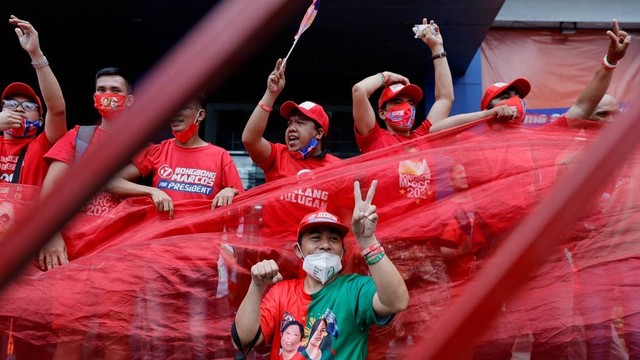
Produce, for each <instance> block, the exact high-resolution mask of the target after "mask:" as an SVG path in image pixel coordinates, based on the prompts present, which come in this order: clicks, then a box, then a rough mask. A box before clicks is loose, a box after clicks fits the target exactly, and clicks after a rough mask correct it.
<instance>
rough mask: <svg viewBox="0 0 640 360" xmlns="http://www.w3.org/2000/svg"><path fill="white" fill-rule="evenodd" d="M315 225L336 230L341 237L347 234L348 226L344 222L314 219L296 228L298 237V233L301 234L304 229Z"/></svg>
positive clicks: (306, 229) (315, 226)
mask: <svg viewBox="0 0 640 360" xmlns="http://www.w3.org/2000/svg"><path fill="white" fill-rule="evenodd" d="M317 227H328V228H332V229H335V230H337V231H338V233H339V234H340V235H342V237H343V238H344V237H345V236H347V234H348V233H349V227H348V226H347V225H345V224H342V223H336V222H332V221H315V222H310V223H306V224H304V225H302V226H300V227H299V228H298V238H300V235H302V234H303V233H304V232H305V231H308V230H309V229H313V228H317Z"/></svg>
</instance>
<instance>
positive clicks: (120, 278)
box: [0, 125, 640, 359]
mask: <svg viewBox="0 0 640 360" xmlns="http://www.w3.org/2000/svg"><path fill="white" fill-rule="evenodd" d="M482 126H483V125H482ZM485 129H486V128H485ZM461 131H462V128H460V129H454V130H453V131H450V132H448V133H441V134H437V135H436V136H430V137H425V138H421V139H417V140H414V141H411V142H407V143H403V144H399V145H398V146H394V147H390V148H387V149H384V151H378V152H373V153H370V154H366V155H361V156H358V157H355V158H352V159H349V160H346V161H344V162H343V163H341V164H338V165H335V166H330V167H326V168H322V169H319V170H314V171H313V172H312V173H311V174H307V175H308V176H305V177H302V178H297V177H292V178H285V179H281V180H278V181H274V182H272V183H269V184H265V185H262V186H259V187H256V188H254V189H251V190H249V191H247V192H245V193H244V194H242V195H240V196H238V197H237V198H236V199H235V201H234V203H233V204H232V205H230V206H228V207H224V208H219V209H216V210H214V211H211V210H209V204H208V202H206V201H186V202H177V203H176V210H175V216H174V218H173V219H168V218H167V217H166V215H165V214H162V213H158V212H157V211H156V210H155V208H154V207H153V205H152V203H151V201H150V200H149V199H146V198H130V199H127V200H125V201H124V202H123V203H122V204H120V205H119V206H118V207H117V208H116V209H115V210H114V216H113V217H111V218H109V219H106V220H104V222H102V223H99V224H91V225H87V226H86V227H82V226H78V227H76V228H75V229H74V232H70V233H69V235H68V236H70V237H71V239H72V241H77V242H79V243H80V244H82V246H80V247H79V248H80V249H83V250H82V254H81V256H79V257H78V258H77V259H76V260H74V261H72V262H71V263H70V264H68V265H66V266H64V267H60V268H56V269H54V270H52V271H49V272H46V273H45V272H41V271H39V270H38V269H36V268H35V267H29V268H28V269H27V270H25V271H24V272H23V273H22V274H21V276H20V277H19V278H17V279H16V281H14V282H13V283H12V284H11V285H10V286H8V287H7V288H5V289H4V290H3V292H2V294H1V295H0V330H1V331H3V332H4V333H5V334H6V333H7V332H8V330H9V326H10V325H11V323H13V325H12V326H13V328H12V335H13V339H14V342H15V344H16V346H15V348H16V353H17V354H18V356H20V355H21V354H22V358H29V357H30V356H31V358H46V356H45V355H43V354H49V353H50V352H51V347H52V346H54V345H55V344H56V343H59V342H61V341H66V340H82V341H83V342H84V343H85V347H86V348H88V349H93V351H95V354H100V351H101V350H100V349H102V348H103V347H104V346H105V344H106V343H107V342H108V339H110V338H113V337H119V336H124V337H126V339H127V343H128V344H129V351H131V354H132V357H133V358H158V359H162V358H184V357H187V358H197V357H206V358H229V357H231V356H233V353H234V352H233V349H232V345H231V341H230V325H231V321H232V319H233V316H234V312H235V310H236V309H237V307H238V305H239V303H240V301H241V300H242V297H243V296H244V292H245V290H246V287H247V286H248V283H249V275H248V270H249V268H250V266H251V265H252V264H254V263H255V262H256V261H258V260H259V259H264V258H273V259H276V260H277V262H278V264H279V265H280V266H281V268H282V270H283V273H284V274H285V276H286V277H289V278H290V277H293V276H300V274H301V272H300V266H299V260H298V259H297V258H296V257H295V255H294V253H293V248H292V245H293V243H294V242H295V237H294V236H292V233H294V232H295V229H292V228H291V225H286V224H290V223H295V221H294V222H290V221H287V222H282V224H283V226H282V227H281V228H280V230H279V232H275V233H274V232H272V231H271V232H269V233H265V232H263V231H262V227H263V225H264V224H263V223H262V218H263V217H262V214H261V212H262V211H263V209H267V208H269V207H270V206H271V207H272V206H278V204H281V202H282V201H288V200H287V199H289V197H287V195H288V194H291V193H296V194H298V195H301V194H300V193H299V189H309V188H327V187H328V188H329V191H335V192H338V193H339V194H341V195H343V196H349V191H350V190H351V189H345V186H344V183H345V179H348V180H349V182H351V181H352V179H358V180H360V181H362V182H363V183H364V185H365V187H366V186H368V185H369V183H370V181H371V180H373V179H374V178H375V179H378V180H379V181H380V184H379V186H378V191H377V193H376V198H374V203H375V204H376V205H377V206H378V207H379V210H378V211H379V214H380V223H379V229H378V231H377V234H378V238H379V239H380V240H381V241H382V243H383V244H384V246H385V248H386V249H387V253H388V256H389V257H390V258H391V259H392V260H393V261H394V263H395V264H396V266H397V267H398V268H399V269H400V270H401V273H402V275H403V276H404V277H405V281H406V282H407V286H408V287H409V289H410V294H411V302H410V307H409V309H408V310H407V311H405V312H404V313H401V314H399V315H398V316H397V317H396V319H395V320H394V321H393V323H392V324H391V325H390V326H387V327H381V328H373V329H372V337H371V341H370V354H369V358H372V359H381V358H394V357H396V358H399V357H402V356H404V355H403V354H404V353H405V351H411V346H416V345H415V344H417V343H419V342H420V341H421V340H424V341H426V342H427V343H428V342H429V341H430V340H429V338H430V337H432V336H434V335H433V332H435V333H437V331H438V330H437V329H434V328H433V327H434V326H436V324H438V322H437V320H438V319H439V318H440V317H441V316H443V314H446V313H447V310H449V311H453V312H455V311H457V310H458V309H462V308H463V307H464V304H459V303H457V302H456V300H458V299H459V298H461V296H463V295H464V292H465V289H467V287H468V286H471V285H472V284H473V281H472V280H473V279H474V278H475V277H476V275H478V274H479V271H481V270H482V269H483V267H484V266H485V264H488V262H489V261H490V260H491V259H492V256H493V253H494V252H495V251H496V249H497V248H501V247H502V246H503V245H504V244H503V242H504V241H505V240H506V239H507V238H508V235H509V234H510V232H511V231H512V230H513V229H514V228H515V227H516V226H517V225H518V223H519V222H520V221H521V220H522V219H523V218H525V217H526V215H528V214H529V213H530V212H531V211H532V210H533V209H534V208H535V207H536V206H537V204H538V203H540V201H541V200H542V199H545V197H546V196H547V194H548V193H549V191H550V190H551V188H552V186H553V185H554V184H555V183H556V180H557V179H559V178H562V177H563V176H565V175H566V174H567V173H570V171H571V170H572V169H573V168H574V167H577V166H579V165H581V163H580V160H579V159H580V157H579V156H578V155H580V154H582V153H583V152H584V150H585V149H586V148H588V146H589V145H591V144H592V143H593V142H594V139H596V137H597V134H598V133H597V132H581V133H576V132H573V131H546V132H542V131H533V130H522V129H518V128H513V129H510V130H507V131H475V130H470V131H473V135H470V131H467V132H465V133H463V134H460V132H461ZM479 133H480V135H477V134H479ZM639 155H640V154H638V153H637V152H633V153H632V154H630V156H629V160H628V161H627V162H626V163H625V164H624V166H623V167H622V168H621V169H620V170H619V171H617V172H616V173H613V174H611V179H610V180H608V181H607V183H606V184H603V185H604V186H603V187H602V189H600V190H598V193H597V194H595V196H594V197H595V200H594V202H593V203H592V204H591V205H589V209H588V210H589V211H586V212H585V215H583V216H582V217H581V218H580V221H578V222H577V223H576V224H574V225H572V228H573V230H572V231H570V232H569V233H568V234H566V235H565V236H563V237H562V240H561V241H558V242H554V243H553V244H550V245H549V248H548V249H547V250H548V251H544V252H539V253H535V254H529V255H530V256H535V257H537V260H539V261H541V262H542V265H541V266H540V267H539V268H538V269H536V270H535V272H534V273H531V274H529V275H528V276H527V277H526V278H524V279H522V282H523V285H522V287H521V288H520V290H518V291H513V293H512V294H511V295H512V296H511V297H509V298H505V299H503V300H500V301H502V302H503V303H504V305H503V306H502V308H501V310H500V312H499V313H498V315H497V317H496V318H495V320H494V321H493V324H492V325H489V324H483V325H482V328H483V329H485V330H486V331H484V332H483V333H482V335H481V336H480V337H479V342H478V345H479V346H478V347H477V349H476V351H477V353H478V354H479V356H482V358H496V359H497V358H501V357H500V355H501V352H503V353H504V352H506V353H509V354H510V352H511V349H512V347H513V346H514V344H515V343H516V342H515V340H516V339H522V338H523V336H526V337H525V339H526V338H528V336H531V337H532V338H534V339H535V341H534V344H533V349H534V351H536V352H538V353H540V354H545V355H546V356H548V357H547V358H554V357H556V355H558V353H557V351H561V350H559V349H560V348H562V349H565V348H566V345H567V344H572V345H575V346H576V347H580V346H582V347H584V348H586V347H587V346H592V344H593V343H595V342H596V340H598V341H605V342H606V341H607V339H611V334H612V329H614V330H615V334H616V336H617V338H620V339H626V342H625V344H626V345H625V346H627V349H628V350H626V351H632V350H633V349H634V348H633V346H635V345H634V344H637V343H636V342H634V341H635V340H634V339H633V335H634V334H637V333H638V328H637V327H638V326H639V325H640V323H638V322H637V321H636V318H637V317H638V314H640V312H639V311H640V302H638V301H637V300H635V298H634V297H633V296H632V294H633V293H634V289H635V288H637V286H638V285H639V284H638V282H637V280H636V279H634V278H632V277H631V276H627V275H628V274H629V273H630V272H634V271H635V270H638V267H639V266H640V264H638V261H637V259H636V258H637V256H638V255H639V254H640V248H639V247H638V245H637V241H635V240H636V239H637V235H638V230H639V229H638V224H640V221H637V220H638V214H639V213H638V211H637V210H638V205H637V204H639V203H640V202H638V201H637V200H638V198H637V197H638V191H636V190H635V188H636V186H637V182H638V180H640V177H639V175H640V174H638V169H640V168H639V167H638V162H639V161H640V156H639ZM567 169H569V172H568V171H567ZM427 173H428V174H429V175H428V176H427V177H425V176H423V175H425V174H427ZM425 179H426V181H425ZM398 182H402V187H400V188H398V184H399V183H398ZM398 189H400V190H401V191H400V192H399V191H398ZM421 190H425V192H422V191H421ZM402 192H404V193H402ZM428 192H432V193H431V194H430V195H429V196H425V197H422V194H426V193H428ZM409 193H410V194H412V195H411V196H407V194H409ZM291 216H293V214H292V215H291ZM347 221H348V219H347ZM346 242H347V252H346V254H345V258H344V260H343V262H344V265H345V269H344V271H345V272H360V273H363V274H366V266H365V265H364V263H363V261H362V259H361V257H360V256H359V251H357V249H355V248H354V246H355V240H354V239H353V237H352V236H351V235H349V236H348V237H347V240H346ZM467 243H469V246H468V247H466V246H467ZM465 248H466V249H468V250H467V254H466V255H464V256H461V257H448V256H446V255H445V256H444V257H443V256H441V255H440V252H441V251H442V252H444V253H446V252H447V251H454V250H458V252H460V251H463V249H465ZM621 269H624V271H622V270H621ZM603 273H604V274H608V275H607V276H606V277H603V276H602V274H603ZM477 327H478V324H475V325H474V328H476V330H477ZM603 329H604V330H603ZM432 331H433V332H432ZM520 341H521V342H522V341H523V340H520ZM412 344H413V345H412ZM465 345H466V344H465ZM607 345H609V343H607ZM471 347H472V345H469V346H467V348H468V349H470V348H471ZM562 351H564V350H562ZM34 354H35V355H34ZM95 356H96V357H99V355H95ZM19 358H20V357H19Z"/></svg>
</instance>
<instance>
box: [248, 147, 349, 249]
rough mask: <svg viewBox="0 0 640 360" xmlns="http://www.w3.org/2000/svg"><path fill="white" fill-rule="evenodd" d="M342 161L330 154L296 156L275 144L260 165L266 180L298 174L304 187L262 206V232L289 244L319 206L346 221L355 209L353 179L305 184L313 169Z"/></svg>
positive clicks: (297, 176)
mask: <svg viewBox="0 0 640 360" xmlns="http://www.w3.org/2000/svg"><path fill="white" fill-rule="evenodd" d="M341 161H342V160H341V159H339V158H337V157H335V156H333V155H331V154H326V155H325V156H324V157H321V158H315V157H311V158H307V159H304V160H302V159H296V158H294V157H293V156H291V154H290V152H289V149H288V148H287V146H286V145H284V144H273V143H272V144H271V154H270V155H269V157H268V158H267V159H266V160H265V161H263V162H261V163H259V164H257V165H258V166H259V167H260V168H261V169H262V170H263V171H264V174H265V180H266V182H271V181H274V180H278V179H282V178H286V177H293V176H295V177H296V178H295V179H297V182H298V183H300V184H301V186H300V187H299V188H297V189H295V190H293V191H292V192H289V193H285V194H282V195H281V196H280V197H279V198H278V199H274V200H273V201H270V202H268V203H265V204H263V205H262V224H263V227H262V229H263V234H264V235H269V236H272V235H274V236H275V235H277V236H278V237H279V238H281V239H283V240H284V239H286V240H287V241H288V242H289V244H290V242H291V240H295V234H296V232H297V229H298V224H299V223H300V220H302V218H303V217H304V216H305V215H307V214H309V213H311V212H313V211H316V210H318V209H327V210H328V211H329V212H331V213H333V214H336V215H338V216H339V217H340V219H341V220H342V221H343V222H345V221H347V220H348V219H347V216H348V214H347V212H348V213H349V214H350V213H351V211H352V209H353V181H349V180H348V179H345V178H341V179H334V180H330V181H326V182H315V183H314V185H312V186H307V185H306V180H308V179H311V178H313V177H314V173H313V170H315V169H319V168H322V167H325V166H329V165H333V164H337V163H340V162H341Z"/></svg>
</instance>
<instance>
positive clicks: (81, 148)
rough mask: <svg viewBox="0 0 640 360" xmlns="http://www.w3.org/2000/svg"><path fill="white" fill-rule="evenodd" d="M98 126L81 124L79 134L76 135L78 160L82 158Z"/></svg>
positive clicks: (76, 159)
mask: <svg viewBox="0 0 640 360" xmlns="http://www.w3.org/2000/svg"><path fill="white" fill-rule="evenodd" d="M97 127H98V126H97V125H81V126H79V127H78V136H76V158H75V161H76V162H77V161H78V160H80V158H81V157H82V154H84V152H85V150H87V147H88V146H89V143H90V142H91V139H93V134H94V133H95V131H96V128H97Z"/></svg>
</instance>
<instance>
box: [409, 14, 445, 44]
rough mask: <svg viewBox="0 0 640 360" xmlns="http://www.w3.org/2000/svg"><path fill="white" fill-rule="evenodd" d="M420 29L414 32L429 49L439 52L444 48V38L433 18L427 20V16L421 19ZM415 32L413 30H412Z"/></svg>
mask: <svg viewBox="0 0 640 360" xmlns="http://www.w3.org/2000/svg"><path fill="white" fill-rule="evenodd" d="M422 25H424V26H422V29H421V31H420V32H419V33H416V35H418V37H419V38H420V39H422V42H424V43H425V44H427V46H429V49H431V51H434V52H435V51H437V52H441V51H443V49H444V40H443V39H442V34H440V27H439V26H438V24H436V23H435V22H434V21H433V20H431V21H428V20H427V18H423V19H422ZM414 32H415V30H414Z"/></svg>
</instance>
